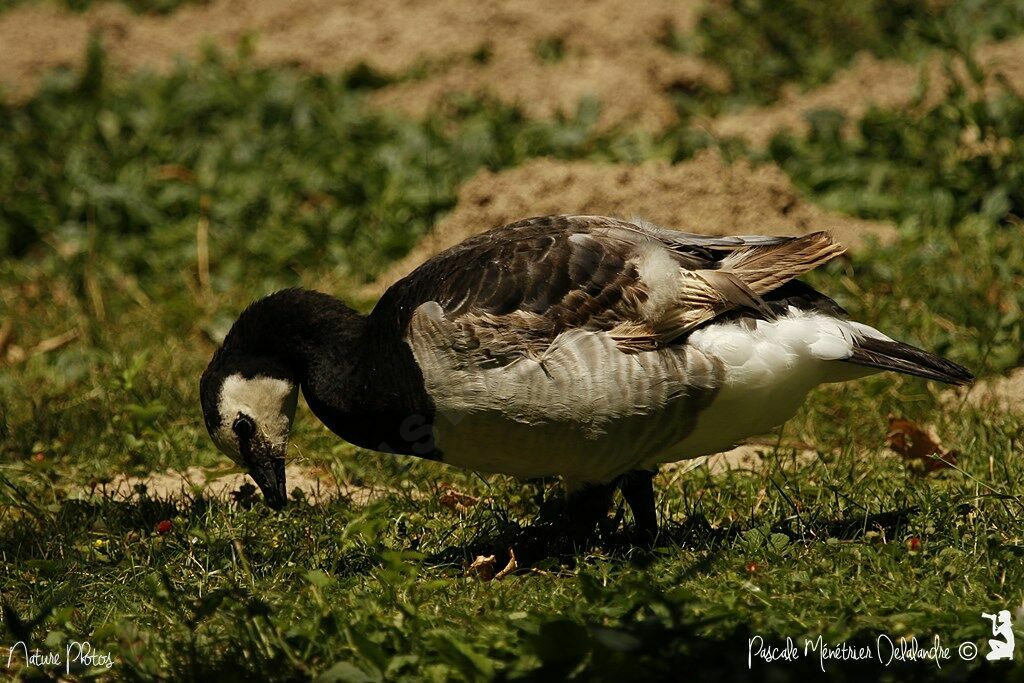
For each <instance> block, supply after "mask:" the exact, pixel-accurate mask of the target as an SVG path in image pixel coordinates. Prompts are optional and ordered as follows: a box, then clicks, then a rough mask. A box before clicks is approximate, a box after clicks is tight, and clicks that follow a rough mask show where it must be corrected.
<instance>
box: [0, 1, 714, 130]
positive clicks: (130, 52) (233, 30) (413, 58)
mask: <svg viewBox="0 0 1024 683" xmlns="http://www.w3.org/2000/svg"><path fill="white" fill-rule="evenodd" d="M702 7H703V2H702V0H684V1H682V2H679V1H676V0H654V1H652V2H646V3H639V4H637V3H632V2H629V1H628V0H611V1H609V2H601V3H594V2H588V1H587V0H569V1H567V2H561V3H557V4H551V3H547V2H544V1H543V0H516V1H514V2H506V3H478V2H474V1H473V0H437V1H434V2H429V3H425V2H411V1H408V0H391V1H390V2H384V3H381V2H373V1H372V0H344V1H342V2H337V1H335V0H306V1H304V2H278V1H277V0H212V1H211V2H209V3H207V4H199V5H186V6H184V7H182V8H180V9H179V10H177V11H176V12H174V13H172V14H170V15H167V16H139V15H136V14H133V13H131V12H129V11H128V10H127V9H126V8H124V7H123V6H120V5H114V4H97V5H95V6H94V7H92V8H91V9H90V10H89V11H87V12H85V13H82V14H77V13H71V12H66V11H62V10H60V9H59V8H57V7H55V6H51V5H25V6H22V7H16V8H14V9H11V10H8V11H6V12H3V13H2V14H0V45H2V46H3V54H4V58H3V59H2V60H0V83H4V84H5V86H7V87H8V88H9V89H11V93H10V94H11V95H12V96H13V97H14V98H15V99H19V98H24V97H26V96H28V95H29V94H31V92H32V91H33V89H34V88H35V86H36V83H37V81H38V79H39V77H40V76H41V75H42V74H43V73H45V72H46V71H48V70H50V69H52V68H54V67H57V66H74V65H77V64H79V63H80V62H81V59H82V57H83V54H84V50H85V44H86V41H87V39H88V36H89V34H90V32H94V31H95V32H98V33H99V34H100V35H102V37H103V40H104V42H105V44H106V46H107V50H108V54H109V56H110V60H111V62H112V63H113V64H114V65H115V66H116V67H119V68H121V69H123V70H134V69H140V68H156V69H160V68H165V67H167V66H168V65H169V64H171V63H172V62H173V58H174V57H175V56H176V55H179V54H184V55H186V56H188V55H191V54H192V53H194V52H195V51H196V50H197V49H198V48H199V47H200V46H201V45H202V44H203V43H204V42H207V41H208V42H210V43H212V44H214V45H216V46H218V47H220V48H222V49H228V50H230V49H232V48H233V46H234V45H235V44H236V43H237V42H238V40H239V39H240V38H242V37H244V36H246V35H248V34H251V35H255V36H256V37H257V40H256V46H255V55H254V58H255V60H256V61H257V62H260V63H272V64H294V65H298V66H301V67H303V68H307V69H310V70H312V71H318V72H327V71H337V70H340V69H345V68H348V67H351V66H354V65H355V64H357V63H359V62H366V63H368V64H369V65H371V66H372V67H374V68H376V69H378V70H380V71H382V72H384V73H391V74H396V73H401V72H404V71H406V70H408V69H410V68H413V67H424V72H425V76H424V79H423V80H418V81H412V82H407V83H405V84H402V85H398V86H395V87H393V88H389V89H388V90H387V91H385V92H383V93H381V94H380V95H379V98H380V101H381V102H383V103H387V104H390V105H394V106H397V107H401V108H404V109H407V110H410V111H416V112H418V111H423V110H424V109H426V108H427V107H429V106H430V105H431V104H433V103H436V102H437V101H439V100H440V99H443V98H444V96H445V95H446V94H448V93H451V92H474V91H487V92H490V93H491V94H493V95H495V96H497V97H499V98H501V99H503V100H505V101H510V102H520V103H521V104H523V105H524V106H525V107H526V108H527V110H528V111H529V113H530V114H531V115H541V116H547V115H551V114H553V113H558V112H563V113H572V112H573V111H575V109H576V107H577V105H578V103H579V101H580V99H581V98H582V97H585V96H595V97H597V98H598V99H599V100H601V101H602V102H604V104H605V107H604V110H603V113H602V122H603V123H606V124H611V123H618V122H624V121H628V122H630V123H631V124H633V123H635V124H639V125H641V126H648V127H661V126H664V125H667V124H670V123H672V122H673V121H674V120H675V113H674V110H673V108H672V106H671V103H670V101H669V98H668V96H667V93H666V91H667V90H669V89H671V88H689V87H693V86H694V85H696V84H703V85H707V86H709V87H718V88H724V87H726V86H727V79H726V78H725V77H724V76H723V75H722V73H721V72H720V71H718V70H716V69H713V68H711V67H709V66H707V65H706V64H703V63H701V62H700V61H699V60H697V59H695V58H693V57H687V56H683V55H678V54H673V53H671V52H670V51H668V50H666V49H664V48H662V47H660V46H659V45H658V44H657V40H658V38H659V37H661V36H663V35H664V34H665V33H666V32H667V31H676V32H685V31H688V30H690V29H691V28H692V27H693V25H694V23H695V22H696V20H697V17H698V15H699V12H700V10H701V8H702ZM544 45H547V46H548V52H547V55H548V58H547V59H545V58H543V57H542V56H541V55H542V54H543V49H542V48H543V46H544ZM539 53H540V54H539ZM472 55H476V59H473V58H472Z"/></svg>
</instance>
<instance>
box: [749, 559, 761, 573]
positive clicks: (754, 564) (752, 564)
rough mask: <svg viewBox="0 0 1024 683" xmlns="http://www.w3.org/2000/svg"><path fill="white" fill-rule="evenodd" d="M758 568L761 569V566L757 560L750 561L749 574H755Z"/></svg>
mask: <svg viewBox="0 0 1024 683" xmlns="http://www.w3.org/2000/svg"><path fill="white" fill-rule="evenodd" d="M758 569H759V567H758V566H757V562H748V563H747V573H748V574H753V573H754V572H756V571H757V570H758Z"/></svg>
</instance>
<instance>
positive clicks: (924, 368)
mask: <svg viewBox="0 0 1024 683" xmlns="http://www.w3.org/2000/svg"><path fill="white" fill-rule="evenodd" d="M844 360H845V361H846V362H847V363H853V364H855V365H863V366H866V367H869V368H878V369H879V370H891V371H894V372H900V373H903V374H904V375H913V376H915V377H923V378H925V379H933V380H936V381H938V382H944V383H946V384H953V385H958V386H959V385H963V384H970V383H971V382H973V381H974V375H972V374H971V372H970V371H969V370H968V369H967V368H965V367H963V366H962V365H958V364H956V363H954V362H953V361H951V360H946V359H945V358H942V357H941V356H937V355H935V354H934V353H929V352H928V351H924V350H922V349H919V348H917V347H916V346H911V345H910V344H904V343H903V342H899V341H896V340H894V339H888V338H881V337H876V336H868V335H863V336H856V337H854V339H853V349H852V352H851V355H850V357H849V358H846V359H844Z"/></svg>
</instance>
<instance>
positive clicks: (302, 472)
mask: <svg viewBox="0 0 1024 683" xmlns="http://www.w3.org/2000/svg"><path fill="white" fill-rule="evenodd" d="M771 450H772V448H771V447H770V446H764V445H760V444H748V445H743V446H738V447H737V448H734V449H732V450H730V451H726V452H725V453H719V454H718V455H712V456H709V457H704V458H695V459H694V460H686V461H682V462H680V463H677V464H672V465H668V466H667V467H665V468H663V474H662V478H663V479H664V478H666V477H667V478H669V479H671V477H673V476H675V475H682V474H685V473H686V472H689V471H692V470H694V469H696V468H698V467H707V468H708V470H709V471H710V472H711V473H712V474H722V473H724V472H728V471H730V470H746V471H752V472H758V471H760V470H761V468H762V467H764V465H765V463H766V460H765V453H767V452H771ZM381 457H390V456H381ZM817 457H818V454H817V453H815V452H814V451H807V450H801V451H797V453H796V455H795V457H794V458H792V459H790V460H788V461H787V462H786V463H784V464H790V465H795V466H800V465H804V464H807V463H808V462H811V461H812V460H814V459H815V458H817ZM246 485H248V486H253V485H254V484H253V482H252V480H251V479H249V477H248V476H247V475H245V474H243V473H241V472H239V471H237V470H236V469H226V468H213V469H204V468H201V467H190V468H188V469H187V470H184V471H176V470H166V471H164V472H151V473H149V474H147V475H145V476H142V477H136V476H118V477H115V478H114V479H113V480H112V481H110V482H108V483H106V484H100V485H97V486H96V487H94V488H91V489H88V490H79V491H77V492H75V494H74V495H76V496H82V497H90V496H97V495H107V496H111V497H113V498H114V499H115V500H132V499H137V498H139V497H140V496H141V495H142V493H143V491H144V492H145V495H147V496H149V497H151V498H155V499H159V500H183V499H186V498H188V497H190V496H196V495H202V496H204V497H206V498H210V499H215V500H222V501H230V500H233V499H236V498H237V497H238V492H239V490H240V489H241V488H242V487H243V486H246ZM296 489H299V490H300V491H302V494H303V496H304V498H305V502H306V504H308V505H319V504H322V503H326V502H329V501H331V500H334V499H335V498H339V497H342V498H347V499H349V500H350V501H351V502H352V504H354V505H358V506H362V505H366V504H367V503H369V502H370V501H372V500H374V499H375V498H378V497H380V496H382V495H384V494H386V493H388V492H389V491H390V490H389V489H386V488H380V487H378V488H369V487H365V486H353V485H350V484H339V483H338V481H337V480H336V479H334V478H333V477H331V476H330V474H329V473H327V472H325V471H323V470H321V469H315V468H303V467H298V466H293V467H289V468H288V494H289V498H290V499H291V500H293V501H294V500H295V496H294V494H293V492H294V491H295V490H296ZM259 498H260V494H259V493H256V494H255V499H259ZM443 498H444V497H443V494H442V501H441V502H442V504H444V503H445V501H444V499H443ZM474 502H475V501H474Z"/></svg>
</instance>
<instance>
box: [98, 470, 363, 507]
mask: <svg viewBox="0 0 1024 683" xmlns="http://www.w3.org/2000/svg"><path fill="white" fill-rule="evenodd" d="M287 479H288V494H289V497H290V498H292V499H294V496H293V495H292V493H293V492H294V491H295V490H296V489H298V490H300V491H302V494H303V495H304V496H305V499H306V502H307V503H309V504H311V505H313V504H317V503H322V502H326V501H329V500H332V499H334V498H337V497H339V496H342V497H348V498H351V499H352V501H353V502H354V503H357V504H359V505H364V504H366V502H368V501H369V500H370V499H371V498H373V496H374V495H375V494H379V493H380V491H379V490H377V491H375V490H373V489H370V488H366V487H361V486H352V485H349V484H344V483H339V482H338V481H337V479H335V478H334V477H332V476H331V475H330V473H328V472H326V471H324V470H322V469H316V468H303V467H298V466H290V467H288V469H287ZM246 484H248V485H249V486H254V484H253V482H252V480H251V479H249V477H248V476H247V475H245V474H244V473H242V472H241V471H239V470H238V469H237V468H233V469H228V468H211V469H204V468H202V467H190V468H188V469H187V470H184V471H176V470H167V471H165V472H151V473H149V474H147V475H145V476H142V477H136V476H126V475H121V476H118V477H115V478H114V479H113V480H112V481H110V482H108V483H105V484H100V485H98V486H96V487H95V488H94V489H91V490H89V491H81V492H79V494H80V495H97V494H100V495H103V494H105V495H110V496H113V497H114V498H116V499H131V498H137V497H138V496H140V495H142V492H143V491H144V492H145V494H146V495H148V496H150V497H152V498H159V499H181V498H184V497H187V496H192V495H195V494H197V493H201V494H202V495H204V496H206V497H208V498H216V499H220V500H230V499H232V497H234V496H235V495H236V494H237V493H238V491H239V489H241V488H242V486H244V485H246ZM256 496H257V497H259V493H256Z"/></svg>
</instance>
